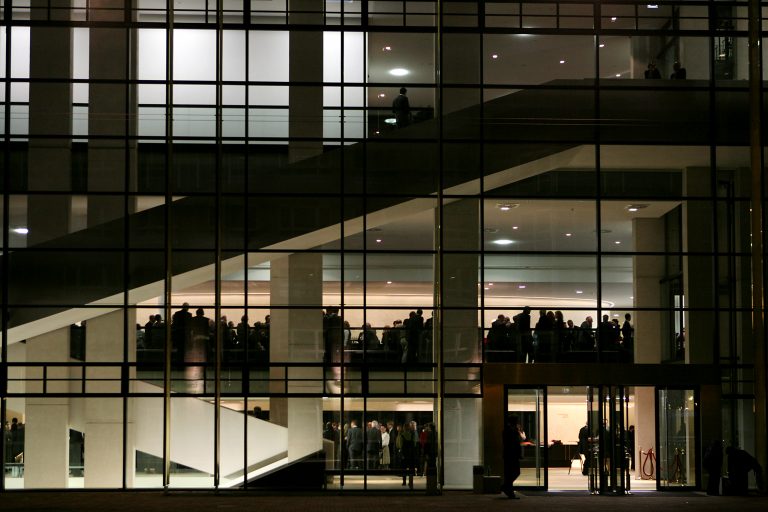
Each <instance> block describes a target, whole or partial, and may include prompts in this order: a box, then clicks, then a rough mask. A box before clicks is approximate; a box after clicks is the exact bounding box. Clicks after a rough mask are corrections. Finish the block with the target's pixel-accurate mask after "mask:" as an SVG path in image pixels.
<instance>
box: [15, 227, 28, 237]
mask: <svg viewBox="0 0 768 512" xmlns="http://www.w3.org/2000/svg"><path fill="white" fill-rule="evenodd" d="M11 231H13V232H14V233H16V234H17V235H26V234H27V233H29V229H27V228H14V229H12V230H11Z"/></svg>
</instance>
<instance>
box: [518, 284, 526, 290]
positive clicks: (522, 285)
mask: <svg viewBox="0 0 768 512" xmlns="http://www.w3.org/2000/svg"><path fill="white" fill-rule="evenodd" d="M517 287H518V288H520V289H521V290H525V285H524V284H521V285H518V286H517Z"/></svg>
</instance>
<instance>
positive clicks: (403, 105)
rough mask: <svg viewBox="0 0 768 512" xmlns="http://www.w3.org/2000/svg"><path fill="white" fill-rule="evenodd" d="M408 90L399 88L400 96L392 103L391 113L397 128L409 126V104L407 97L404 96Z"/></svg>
mask: <svg viewBox="0 0 768 512" xmlns="http://www.w3.org/2000/svg"><path fill="white" fill-rule="evenodd" d="M407 92H408V90H407V89H406V88H405V87H401V88H400V94H399V95H398V97H397V98H395V100H394V101H393V102H392V112H394V114H395V120H396V121H397V127H398V128H405V127H406V126H408V125H409V124H411V104H410V102H409V101H408V96H406V95H405V93H407Z"/></svg>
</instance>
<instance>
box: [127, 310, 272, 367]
mask: <svg viewBox="0 0 768 512" xmlns="http://www.w3.org/2000/svg"><path fill="white" fill-rule="evenodd" d="M189 308H190V306H189V304H188V303H186V302H185V303H184V304H183V305H182V308H181V309H180V310H179V311H176V312H175V313H174V314H173V316H172V317H171V326H170V330H171V343H172V360H173V361H174V362H187V363H204V362H206V361H214V360H215V359H214V357H215V352H216V345H215V343H216V331H217V329H218V328H220V332H221V341H222V348H223V351H222V353H223V356H222V358H223V361H224V362H243V361H245V360H246V354H247V361H248V362H253V363H264V364H266V363H268V362H269V330H270V315H267V316H266V317H265V318H264V322H260V321H257V322H255V323H254V324H253V325H252V326H251V325H250V324H249V323H248V317H247V316H245V315H243V317H242V318H241V319H240V323H239V324H237V325H235V323H234V322H232V321H228V320H227V317H226V316H222V317H221V318H220V319H219V323H218V325H217V323H216V322H215V321H214V320H213V319H212V318H208V317H207V316H205V310H204V309H203V308H197V310H196V311H195V315H194V316H192V313H190V311H189ZM166 329H167V326H166V323H165V322H164V321H163V318H162V316H161V315H159V314H156V315H150V318H149V321H148V322H147V323H146V324H144V326H143V327H142V326H140V325H137V340H136V345H137V348H138V353H139V354H141V357H139V362H161V361H162V360H163V354H164V350H165V340H166Z"/></svg>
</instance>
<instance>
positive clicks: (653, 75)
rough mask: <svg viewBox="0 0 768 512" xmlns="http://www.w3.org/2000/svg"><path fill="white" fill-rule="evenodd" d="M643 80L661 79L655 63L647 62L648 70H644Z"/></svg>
mask: <svg viewBox="0 0 768 512" xmlns="http://www.w3.org/2000/svg"><path fill="white" fill-rule="evenodd" d="M645 78H646V79H659V78H661V72H660V71H659V68H657V67H656V63H655V62H649V63H648V69H646V70H645Z"/></svg>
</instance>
